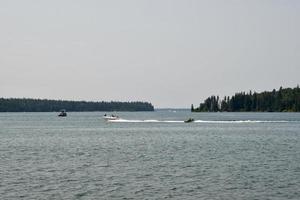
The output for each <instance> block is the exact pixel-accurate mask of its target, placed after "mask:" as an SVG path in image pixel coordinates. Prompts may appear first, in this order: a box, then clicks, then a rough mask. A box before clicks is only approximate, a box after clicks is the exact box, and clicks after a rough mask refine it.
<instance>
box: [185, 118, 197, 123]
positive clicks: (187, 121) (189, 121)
mask: <svg viewBox="0 0 300 200" xmlns="http://www.w3.org/2000/svg"><path fill="white" fill-rule="evenodd" d="M193 121H195V120H194V119H193V118H189V119H188V120H185V121H184V123H191V122H193Z"/></svg>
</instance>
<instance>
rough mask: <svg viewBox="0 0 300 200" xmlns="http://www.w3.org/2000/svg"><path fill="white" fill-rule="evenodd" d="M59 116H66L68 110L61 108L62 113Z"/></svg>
mask: <svg viewBox="0 0 300 200" xmlns="http://www.w3.org/2000/svg"><path fill="white" fill-rule="evenodd" d="M58 116H59V117H66V116H67V112H66V110H61V111H60V113H59V114H58Z"/></svg>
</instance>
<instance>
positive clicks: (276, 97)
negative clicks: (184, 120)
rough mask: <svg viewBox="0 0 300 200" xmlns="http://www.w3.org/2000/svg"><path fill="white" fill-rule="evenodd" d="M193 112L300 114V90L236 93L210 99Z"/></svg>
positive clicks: (297, 88)
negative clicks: (230, 95)
mask: <svg viewBox="0 0 300 200" xmlns="http://www.w3.org/2000/svg"><path fill="white" fill-rule="evenodd" d="M191 111H192V112H300V88H299V85H298V86H297V87H295V88H282V87H280V88H279V90H275V89H273V90H272V91H264V92H260V93H256V92H252V91H249V92H248V93H246V92H239V93H235V95H233V96H232V97H229V96H225V97H224V98H223V99H221V98H220V97H219V96H214V95H213V96H211V97H208V98H207V99H206V100H205V101H204V102H203V103H200V105H199V107H197V108H194V105H193V104H192V106H191Z"/></svg>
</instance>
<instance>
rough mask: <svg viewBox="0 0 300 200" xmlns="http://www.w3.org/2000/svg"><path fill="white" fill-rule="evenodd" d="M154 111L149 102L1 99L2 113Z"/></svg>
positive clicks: (0, 107) (0, 108)
mask: <svg viewBox="0 0 300 200" xmlns="http://www.w3.org/2000/svg"><path fill="white" fill-rule="evenodd" d="M62 109H65V110H67V111H153V110H154V107H153V105H152V104H151V103H147V102H117V101H111V102H104V101H102V102H87V101H63V100H48V99H27V98H23V99H22V98H9V99H7V98H0V112H54V111H55V112H57V111H60V110H62Z"/></svg>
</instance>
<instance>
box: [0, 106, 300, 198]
mask: <svg viewBox="0 0 300 200" xmlns="http://www.w3.org/2000/svg"><path fill="white" fill-rule="evenodd" d="M103 114H104V113H101V112H82V113H71V112H70V113H68V117H66V118H59V117H57V113H0V178H1V180H0V199H272V200H273V199H300V113H193V114H192V113H190V112H189V111H179V110H177V111H169V110H161V111H156V112H137V113H134V112H133V113H126V112H124V113H116V114H118V115H120V116H121V118H122V119H121V120H119V121H117V122H104V120H103V119H102V118H101V117H102V115H103ZM189 117H193V118H195V120H196V121H195V122H194V123H183V120H186V119H187V118H189Z"/></svg>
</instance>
